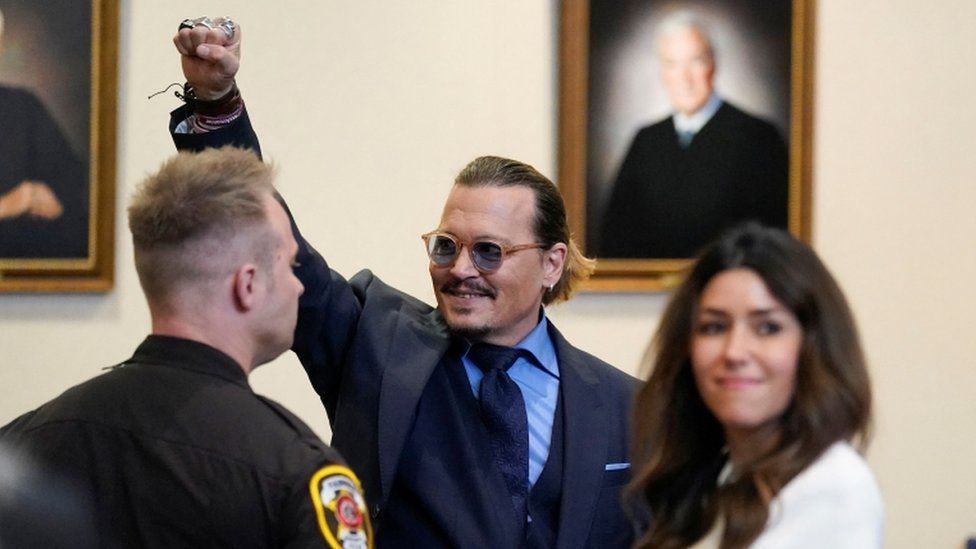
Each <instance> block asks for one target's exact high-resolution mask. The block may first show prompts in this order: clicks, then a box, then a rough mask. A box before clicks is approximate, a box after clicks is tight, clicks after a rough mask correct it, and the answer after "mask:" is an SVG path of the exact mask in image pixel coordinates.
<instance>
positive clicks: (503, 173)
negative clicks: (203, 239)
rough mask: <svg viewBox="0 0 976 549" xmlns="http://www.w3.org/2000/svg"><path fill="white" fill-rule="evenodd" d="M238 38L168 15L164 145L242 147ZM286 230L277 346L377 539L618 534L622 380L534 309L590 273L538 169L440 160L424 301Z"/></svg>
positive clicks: (556, 538)
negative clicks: (294, 313)
mask: <svg viewBox="0 0 976 549" xmlns="http://www.w3.org/2000/svg"><path fill="white" fill-rule="evenodd" d="M183 27H185V28H183ZM240 37H241V33H240V29H239V28H236V27H233V26H228V25H227V24H226V23H222V24H218V23H216V22H215V21H201V20H192V21H186V22H184V25H181V29H180V30H179V32H178V34H177V36H176V37H175V43H176V46H177V49H178V50H179V51H180V53H181V55H182V61H183V68H184V74H185V76H186V78H187V81H188V84H189V85H190V86H191V87H192V88H193V91H194V93H193V95H194V96H195V97H196V100H194V101H191V102H190V103H189V104H188V105H186V106H185V107H183V108H181V109H179V110H177V111H175V112H174V113H173V117H172V119H171V124H170V128H171V130H172V131H173V132H174V135H173V137H174V140H175V142H176V144H177V146H178V147H180V148H190V149H194V148H203V147H209V146H218V145H222V144H226V143H237V144H240V145H244V146H248V147H251V148H253V149H255V150H257V149H258V140H257V136H256V135H255V134H254V131H253V129H252V128H251V126H250V122H249V120H248V117H247V113H246V111H245V109H244V108H243V103H242V102H241V99H240V94H239V93H238V92H237V89H236V86H235V84H234V76H235V75H236V73H237V70H238V68H239V59H240V58H239V52H240ZM296 240H297V241H298V242H299V246H300V252H299V255H298V262H299V263H301V267H300V268H299V269H298V270H297V271H296V273H297V274H298V276H299V278H300V280H301V281H302V283H303V284H304V286H305V293H304V294H303V295H302V298H301V303H300V307H299V318H298V326H297V329H296V332H295V343H294V346H293V347H292V348H293V350H295V352H296V353H297V354H298V356H299V358H300V359H301V361H302V364H303V365H304V367H305V369H306V372H307V373H308V376H309V378H310V380H311V382H312V385H313V386H314V388H315V390H316V392H317V393H318V394H319V395H320V396H321V398H322V402H323V403H324V405H325V408H326V411H327V412H328V414H329V418H330V420H331V424H332V428H333V433H334V434H333V439H332V445H333V446H334V447H335V448H337V449H338V450H340V451H341V452H342V453H343V455H344V456H345V457H346V458H347V459H348V460H349V463H350V464H351V465H352V466H353V468H355V470H356V471H357V472H358V473H359V474H360V476H361V478H362V480H363V486H364V488H365V491H366V498H367V501H368V502H369V504H370V510H371V513H372V516H373V517H374V519H375V521H374V525H375V527H376V535H377V545H378V546H380V547H425V548H428V547H433V548H436V547H499V548H509V547H510V548H516V547H540V548H541V547H547V548H548V547H562V548H570V547H629V546H630V543H631V541H632V528H631V526H630V525H629V522H628V520H627V518H626V516H625V515H624V513H623V511H622V509H621V504H620V489H621V487H622V486H623V484H625V483H626V482H627V480H628V479H629V477H630V471H629V463H628V459H627V452H628V444H627V434H628V423H629V410H630V404H631V400H632V393H633V390H634V388H635V380H634V379H633V378H631V377H630V376H628V375H626V374H624V373H622V372H620V371H619V370H617V369H615V368H613V367H612V366H610V365H608V364H606V363H604V362H603V361H601V360H599V359H597V358H595V357H593V356H591V355H589V354H587V353H584V352H583V351H580V350H579V349H576V348H575V347H573V346H572V345H570V344H569V343H568V342H567V341H566V340H565V339H564V338H563V337H562V335H561V334H560V333H559V332H558V331H557V330H556V328H555V327H554V326H553V325H552V323H551V322H549V320H548V319H547V317H546V312H545V308H544V305H548V304H551V303H557V302H559V301H563V300H566V299H568V298H569V297H570V296H571V295H572V293H573V290H574V289H575V288H576V287H577V285H578V284H579V283H580V282H581V281H582V280H584V279H585V278H586V277H587V276H589V273H590V272H591V271H592V262H591V261H590V260H588V259H586V258H585V257H584V256H583V255H582V254H581V253H580V251H579V249H578V248H577V246H576V244H575V243H574V242H573V241H572V240H571V239H570V236H569V227H568V224H567V220H566V211H565V206H564V204H563V201H562V197H561V196H560V195H559V191H558V190H557V188H556V186H555V185H554V184H553V183H552V182H551V181H549V180H548V179H547V178H546V177H545V176H543V175H542V174H541V173H539V172H538V171H536V170H535V169H534V168H532V167H531V166H529V165H527V164H524V163H521V162H518V161H515V160H509V159H505V158H499V157H492V156H485V157H480V158H477V159H475V160H473V161H472V162H471V163H469V164H468V165H467V166H466V167H465V168H464V169H463V170H462V171H461V173H460V174H458V176H457V178H456V179H455V183H454V186H453V188H452V189H451V191H450V194H449V196H448V199H447V203H446V204H445V206H444V210H443V214H442V216H441V219H440V222H439V223H438V225H437V227H436V228H435V229H434V230H433V231H431V232H429V233H427V234H425V235H423V241H424V244H425V246H426V251H427V254H428V256H429V258H430V275H431V282H432V284H433V288H434V291H435V294H436V297H437V307H436V308H433V307H431V306H430V305H428V304H426V303H424V302H422V301H420V300H418V299H416V298H414V297H411V296H409V295H406V294H404V293H402V292H399V291H397V290H395V289H394V288H391V287H390V286H388V285H386V284H385V283H384V282H383V281H381V280H379V279H378V278H377V277H376V276H375V275H373V274H372V273H371V272H370V271H368V270H367V271H361V272H360V273H358V274H356V275H355V276H354V277H353V278H352V279H350V280H348V281H347V280H346V279H345V278H343V277H342V276H341V275H339V274H338V273H336V272H335V271H332V270H330V269H329V267H328V265H327V264H326V262H325V260H324V259H322V257H321V256H319V254H318V253H316V251H315V250H314V249H312V248H311V246H309V245H308V243H307V242H306V241H305V240H304V238H302V237H301V235H300V234H298V233H297V229H296ZM418 251H419V250H418Z"/></svg>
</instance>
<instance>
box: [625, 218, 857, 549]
mask: <svg viewBox="0 0 976 549" xmlns="http://www.w3.org/2000/svg"><path fill="white" fill-rule="evenodd" d="M735 268H746V269H750V270H752V271H754V272H755V273H756V274H758V275H759V276H760V278H762V279H763V281H764V282H765V284H766V286H767V287H768V288H769V291H770V292H771V293H772V294H773V295H774V296H775V297H776V299H778V300H779V301H780V302H782V303H783V305H785V306H786V307H787V308H788V309H789V310H790V311H791V312H792V313H793V314H794V315H795V316H796V318H797V319H798V320H799V322H800V325H801V326H802V329H803V343H802V345H801V349H800V355H799V359H798V365H797V374H796V376H797V378H796V392H795V394H794V396H793V399H792V402H791V403H790V404H789V406H787V409H786V410H785V411H784V413H783V415H782V417H781V418H780V429H781V433H780V438H779V441H778V443H777V444H776V445H775V446H774V447H773V448H772V449H770V450H769V451H768V452H766V453H765V454H764V455H762V456H760V457H758V458H757V459H755V460H753V461H751V462H749V463H745V464H741V466H740V464H737V467H738V470H737V474H736V475H735V477H734V478H732V479H730V480H729V482H726V483H723V484H722V485H721V486H719V485H718V482H717V480H718V475H719V472H720V471H721V469H722V466H723V465H724V463H725V460H726V456H725V455H724V451H723V447H724V445H725V439H724V435H723V431H722V428H721V425H720V424H719V422H718V421H717V420H716V419H715V417H714V416H713V415H712V413H711V412H710V411H709V410H708V408H707V407H706V406H705V404H704V403H703V401H702V399H701V397H700V396H699V394H698V391H697V389H696V387H695V381H694V377H693V374H692V368H691V358H690V349H691V336H692V330H693V324H694V319H695V314H696V308H697V306H698V303H699V300H700V297H701V294H702V291H703V290H704V288H705V286H707V285H708V283H709V281H711V280H712V278H714V277H715V276H716V275H718V274H719V273H721V272H723V271H726V270H728V269H735ZM645 367H651V368H653V370H652V373H651V376H650V379H649V380H648V381H647V383H646V384H645V385H644V387H643V388H642V389H641V390H640V391H639V393H638V395H637V403H636V406H635V417H634V427H633V429H634V433H633V435H634V436H633V448H632V454H633V456H632V462H633V466H634V479H633V480H632V482H631V484H630V485H629V486H628V488H627V494H628V502H629V504H630V507H631V510H632V511H633V512H634V514H635V516H641V515H648V516H649V526H648V528H647V529H646V532H645V533H644V535H643V537H641V538H640V539H639V540H638V542H637V546H638V547H654V548H672V547H674V548H679V547H687V546H689V545H692V544H693V543H695V542H696V541H697V540H699V539H700V538H701V537H703V536H704V535H705V534H707V533H708V531H709V529H710V528H711V527H712V526H713V525H714V523H715V520H716V519H717V518H718V517H719V516H721V517H722V518H723V520H724V524H725V530H724V532H723V535H722V544H721V547H722V548H723V549H727V548H738V547H746V546H748V545H749V543H751V542H752V541H753V540H755V539H756V538H757V537H758V536H759V534H761V533H762V530H763V528H764V526H765V524H766V521H767V518H768V515H769V503H770V500H771V499H772V498H773V497H775V496H776V494H778V493H779V491H780V490H781V489H782V488H783V486H785V485H786V484H787V483H788V482H789V481H790V480H791V479H793V477H795V476H796V475H797V474H798V473H800V472H801V471H802V470H803V469H805V468H806V467H807V466H809V465H810V464H811V463H812V462H813V461H814V460H816V459H817V457H819V456H820V454H822V453H823V451H824V450H826V449H827V448H828V447H829V446H830V445H831V444H833V443H834V442H837V441H840V440H851V439H852V438H855V437H856V438H858V441H859V443H860V444H861V445H862V446H863V445H864V444H866V441H867V438H868V431H869V426H870V415H871V392H870V384H869V380H868V373H867V369H866V367H865V362H864V357H863V353H862V351H861V346H860V343H859V340H858V335H857V328H856V326H855V324H854V319H853V316H852V315H851V312H850V308H849V307H848V305H847V301H846V300H845V299H844V296H843V294H842V293H841V290H840V288H839V287H838V285H837V283H836V282H835V281H834V279H833V277H832V276H831V275H830V273H829V272H828V271H827V269H826V267H825V266H824V265H823V263H822V262H821V261H820V259H819V258H818V257H817V255H816V254H815V253H814V252H813V250H811V249H810V248H809V247H808V246H806V245H805V244H803V243H802V242H800V241H798V240H796V239H795V238H794V237H793V236H791V235H790V234H789V233H787V232H786V231H783V230H780V229H773V228H766V227H762V226H760V225H758V224H755V223H749V224H745V225H741V226H739V227H736V228H734V229H732V230H730V231H728V232H727V233H725V234H724V235H723V236H722V237H720V238H719V239H718V240H717V241H715V242H714V243H713V244H712V245H710V246H709V247H708V248H707V249H706V250H705V251H704V253H703V254H702V255H701V256H700V257H699V259H698V260H697V261H696V262H695V264H694V266H693V267H692V268H691V271H690V273H689V274H688V276H687V277H686V278H685V280H684V282H683V283H682V284H681V285H680V286H679V287H678V288H677V290H676V291H675V292H674V295H673V296H672V298H671V301H670V303H669V304H668V306H667V308H666V310H665V312H664V317H663V318H662V320H661V325H660V327H659V328H658V331H657V334H656V335H655V336H654V339H653V341H652V342H651V346H650V347H649V348H648V352H647V354H646V357H645Z"/></svg>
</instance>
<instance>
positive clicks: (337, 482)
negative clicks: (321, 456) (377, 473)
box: [308, 465, 373, 549]
mask: <svg viewBox="0 0 976 549" xmlns="http://www.w3.org/2000/svg"><path fill="white" fill-rule="evenodd" d="M308 487H309V490H310V492H311V496H312V507H314V508H315V515H316V516H317V517H318V523H319V529H320V530H321V531H322V536H324V537H325V541H326V542H328V544H329V547H332V548H333V549H372V547H373V528H372V526H371V525H370V522H369V512H368V509H367V508H366V500H365V499H364V498H363V488H362V485H360V483H359V479H358V478H356V475H355V474H354V473H353V472H352V470H350V469H349V468H348V467H346V466H344V465H326V466H324V467H322V468H320V469H319V470H317V471H315V473H314V474H312V478H311V480H309V483H308Z"/></svg>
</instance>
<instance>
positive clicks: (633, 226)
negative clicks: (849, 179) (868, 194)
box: [594, 103, 789, 258]
mask: <svg viewBox="0 0 976 549" xmlns="http://www.w3.org/2000/svg"><path fill="white" fill-rule="evenodd" d="M787 172H788V155H787V149H786V144H785V143H784V142H783V139H782V138H781V137H780V135H779V132H778V131H777V130H776V128H775V127H773V126H772V125H771V124H769V123H768V122H765V121H763V120H760V119H759V118H755V117H753V116H750V115H748V114H746V113H745V112H743V111H741V110H739V109H737V108H736V107H734V106H732V105H730V104H728V103H723V104H722V106H721V107H720V108H719V110H718V111H716V113H715V115H714V116H712V118H711V119H710V120H709V121H708V122H707V123H706V124H705V125H704V126H703V127H702V129H701V130H700V131H699V132H698V134H696V135H695V138H694V139H693V140H692V142H691V144H690V145H689V146H688V147H687V148H682V147H681V146H680V145H679V144H678V135H677V133H676V131H675V129H674V120H673V119H672V118H671V117H669V118H666V119H665V120H662V121H660V122H658V123H656V124H653V125H650V126H647V127H645V128H643V129H641V130H640V131H639V132H637V135H636V136H635V137H634V140H633V142H632V143H631V146H630V149H629V151H628V152H627V156H626V158H625V159H624V162H623V164H622V165H621V168H620V172H619V174H618V176H617V180H616V183H615V184H614V188H613V191H612V194H611V197H610V202H609V206H608V207H607V210H606V212H605V214H604V215H603V217H602V222H601V228H602V231H601V234H602V237H601V238H600V241H599V245H598V248H597V249H596V250H594V252H595V255H597V256H599V257H622V258H687V257H693V256H694V255H696V254H697V253H698V251H699V250H700V249H701V248H702V247H704V245H705V244H707V243H709V242H710V241H712V240H713V239H715V238H716V237H718V235H719V233H721V232H722V230H723V229H725V228H728V227H730V226H732V225H734V224H736V223H737V222H740V221H743V220H746V219H752V220H757V221H760V222H762V223H763V224H765V225H769V226H774V227H781V228H786V223H787V211H788V199H789V183H788V178H787Z"/></svg>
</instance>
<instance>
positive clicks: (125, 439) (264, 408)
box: [2, 336, 372, 547]
mask: <svg viewBox="0 0 976 549" xmlns="http://www.w3.org/2000/svg"><path fill="white" fill-rule="evenodd" d="M2 432H3V435H4V440H5V441H7V440H9V441H12V442H13V444H14V445H15V446H17V447H19V448H20V449H22V450H24V451H26V452H27V453H28V455H29V456H31V457H32V459H35V460H38V461H39V462H40V463H42V464H44V465H45V466H46V467H48V468H49V471H51V472H52V473H56V474H57V475H59V476H60V477H61V478H65V479H71V480H73V481H76V482H78V483H80V484H79V486H80V487H81V489H82V491H84V492H87V493H88V494H90V496H91V499H92V501H94V507H95V510H94V517H95V518H94V520H95V526H96V528H95V529H96V532H97V533H98V534H97V535H98V536H99V538H100V539H99V545H100V546H107V547H359V546H361V547H367V546H370V545H371V536H372V533H371V531H370V525H369V520H368V516H367V514H366V512H365V511H366V507H365V503H364V500H363V497H362V492H361V488H360V485H359V480H358V479H357V478H356V477H355V476H354V475H353V473H352V471H350V470H349V469H348V468H347V467H345V466H344V465H342V463H341V458H340V457H339V455H338V453H337V452H335V451H334V450H332V449H331V448H329V447H328V446H326V445H325V444H324V443H323V442H322V441H321V440H320V439H318V438H317V437H316V436H315V435H314V433H312V431H311V430H310V429H309V428H308V426H306V425H305V424H304V423H303V422H302V421H301V420H299V419H298V418H297V417H295V416H294V415H293V414H291V413H290V412H288V411H287V410H285V409H284V408H283V407H281V406H280V405H278V404H276V403H274V402H272V401H270V400H268V399H266V398H263V397H260V396H258V395H256V394H254V392H253V391H252V390H251V388H250V386H249V385H248V383H247V377H246V376H245V374H244V372H243V370H242V369H241V368H240V366H238V364H237V363H236V362H234V360H233V359H231V358H230V357H228V356H227V355H225V354H224V353H222V352H220V351H218V350H216V349H214V348H212V347H209V346H207V345H204V344H201V343H196V342H193V341H188V340H184V339H178V338H172V337H163V336H149V337H148V338H147V339H146V340H145V342H143V343H142V345H140V346H139V348H138V349H137V350H136V353H135V355H134V356H133V357H132V359H130V360H129V361H128V362H126V363H124V364H123V365H121V366H120V367H117V368H115V369H113V370H112V371H111V372H108V373H106V374H104V375H101V376H98V377H96V378H94V379H92V380H90V381H88V382H85V383H82V384H81V385H78V386H76V387H74V388H72V389H69V390H68V391H66V392H65V393H64V394H62V395H61V396H59V397H58V398H56V399H54V400H52V401H51V402H48V403H47V404H45V405H43V406H41V407H40V408H39V409H37V410H35V411H34V412H30V413H28V414H25V415H24V416H21V417H20V418H18V419H16V420H14V422H13V423H11V424H10V425H8V426H6V427H4V428H3V430H2Z"/></svg>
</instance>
